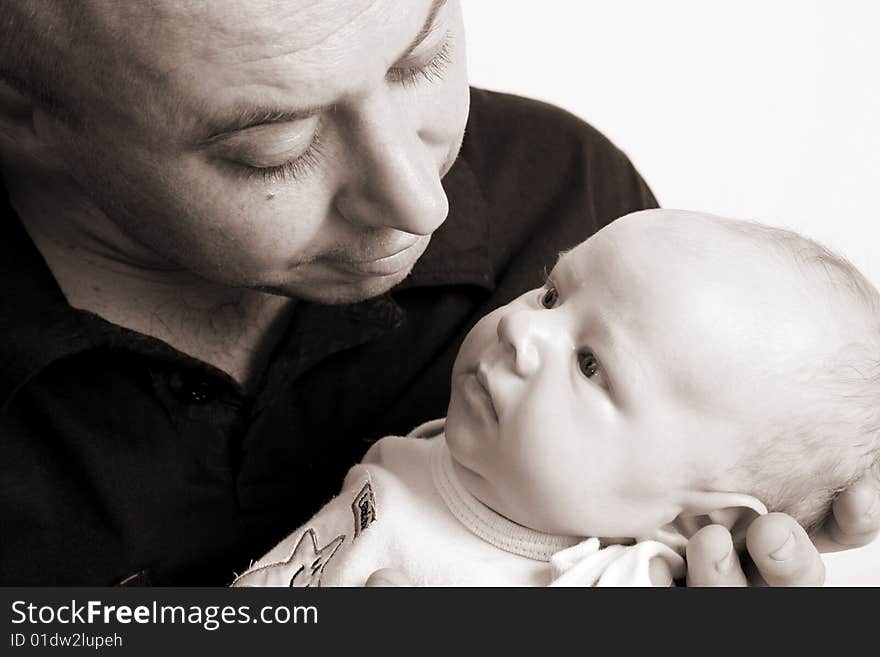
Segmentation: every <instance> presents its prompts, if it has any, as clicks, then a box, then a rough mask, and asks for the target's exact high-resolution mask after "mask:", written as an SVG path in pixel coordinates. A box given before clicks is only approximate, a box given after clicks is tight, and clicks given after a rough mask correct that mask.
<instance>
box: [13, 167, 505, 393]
mask: <svg viewBox="0 0 880 657" xmlns="http://www.w3.org/2000/svg"><path fill="white" fill-rule="evenodd" d="M443 185H444V188H445V190H446V193H447V197H448V199H449V215H448V217H447V219H446V221H445V222H444V223H443V225H442V226H441V227H440V228H439V229H438V230H436V231H435V232H434V234H433V236H432V238H431V243H430V245H429V246H428V249H427V250H426V251H425V253H424V254H423V255H422V257H421V258H420V259H419V261H418V262H417V263H416V265H415V267H414V268H413V271H412V273H411V274H410V275H409V276H408V277H407V279H406V280H405V281H404V282H403V283H401V284H400V285H398V286H397V287H396V288H395V291H396V290H411V289H417V288H423V287H435V286H442V285H475V286H479V287H482V288H484V289H487V290H489V291H491V290H493V289H494V273H493V270H492V265H491V260H490V252H489V225H490V220H489V215H488V205H487V203H486V201H485V199H484V197H483V194H482V192H481V191H480V188H479V184H478V182H477V179H476V176H475V175H474V173H473V171H472V170H471V168H470V166H469V165H468V163H467V161H466V160H465V159H464V158H462V157H460V158H459V159H458V160H457V161H456V163H455V164H454V165H453V167H452V168H451V169H450V171H449V173H448V174H447V175H446V177H445V178H444V179H443ZM389 304H390V306H391V308H390V310H389ZM304 305H305V304H304ZM361 309H364V312H367V313H372V315H376V314H377V312H378V311H381V312H379V313H378V315H377V316H380V317H384V318H386V319H387V321H383V322H380V323H381V324H383V327H376V328H377V329H384V328H393V326H394V325H396V324H398V323H399V321H400V314H401V313H402V311H401V310H400V309H399V307H397V304H396V303H395V302H394V301H393V299H391V298H390V295H384V296H383V297H380V298H379V299H376V300H368V301H367V302H363V303H362V304H353V305H352V306H329V307H320V308H315V311H316V312H315V313H313V315H314V316H315V317H318V318H320V322H319V323H320V324H322V325H324V326H328V325H334V324H336V323H337V322H336V321H335V316H336V315H339V316H340V317H343V318H348V319H349V320H351V317H350V316H351V315H352V313H354V314H358V313H359V312H360V310H361ZM330 315H333V316H334V317H330ZM372 315H371V316H372ZM374 319H375V318H374ZM351 321H355V324H357V321H356V319H355V320H351ZM351 321H349V322H348V323H351ZM373 323H376V322H373ZM386 325H387V326H386ZM381 332H384V331H383V330H376V331H375V334H376V335H378V334H380V333H381ZM371 335H372V334H371ZM369 337H370V336H367V338H368V339H369ZM361 338H363V336H361ZM128 342H131V343H132V344H128ZM135 342H136V334H134V333H133V332H131V331H127V330H125V329H122V328H120V327H115V326H114V325H112V324H110V323H108V322H105V321H104V320H102V319H101V318H100V317H98V316H96V315H93V314H92V313H89V312H86V311H82V310H78V309H75V308H72V307H71V306H70V305H69V304H68V303H67V300H66V298H65V297H64V294H63V292H62V291H61V289H60V287H59V286H58V284H57V282H56V281H55V279H54V277H53V276H52V273H51V271H50V270H49V267H48V265H47V264H46V262H45V260H44V259H43V257H42V255H41V254H40V252H39V251H38V250H37V248H36V246H35V245H34V243H33V242H32V241H31V239H30V237H29V236H28V235H27V233H26V231H25V230H24V228H23V227H22V225H21V223H20V221H19V220H18V216H17V214H16V212H15V210H14V208H13V207H12V205H11V203H10V201H9V199H8V196H7V193H6V188H5V185H3V181H2V178H0V410H2V409H3V408H4V407H5V405H6V404H7V402H8V401H9V399H10V398H11V396H12V395H13V394H14V393H15V392H16V390H18V389H19V388H20V387H21V386H22V385H24V384H25V383H26V382H27V381H28V380H30V379H31V378H32V377H33V376H34V375H35V374H37V373H38V372H39V371H40V370H42V369H43V368H45V367H47V366H48V365H49V364H51V363H52V362H54V361H56V360H58V359H60V358H63V357H66V356H72V355H74V354H77V353H81V352H83V351H86V350H88V349H92V348H96V347H99V346H104V345H109V344H114V345H117V346H126V345H127V346H129V347H130V348H132V347H134V346H135V344H134V343H135ZM343 342H345V341H343ZM323 351H324V350H322V349H316V350H315V351H314V353H321V352H323Z"/></svg>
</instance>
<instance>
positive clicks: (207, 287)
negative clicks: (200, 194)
mask: <svg viewBox="0 0 880 657" xmlns="http://www.w3.org/2000/svg"><path fill="white" fill-rule="evenodd" d="M7 188H8V191H9V195H10V200H11V202H12V205H13V207H14V208H15V209H16V212H17V213H18V214H19V216H20V218H21V221H22V223H23V225H24V227H25V229H26V230H27V232H28V234H29V235H30V237H31V239H32V240H33V241H34V243H35V245H36V247H37V249H38V250H39V251H40V253H41V254H42V255H43V257H44V258H45V260H46V262H47V264H48V266H49V268H50V270H51V271H52V274H53V275H54V277H55V279H56V281H57V282H58V285H59V287H60V288H61V290H62V292H63V293H64V295H65V297H66V298H67V301H68V303H70V305H71V306H73V307H74V308H79V309H81V310H86V311H89V312H92V313H94V314H96V315H98V316H100V317H102V318H103V319H105V320H107V321H109V322H111V323H113V324H117V325H119V326H123V327H125V328H128V329H131V330H133V331H137V332H138V333H142V334H144V335H149V336H151V337H154V338H158V339H159V340H162V341H164V342H166V343H168V344H169V345H171V346H172V347H174V348H175V349H177V350H178V351H181V352H183V353H185V354H187V355H189V356H192V357H194V358H198V359H199V360H202V361H204V362H207V363H209V364H211V365H213V366H215V367H217V368H218V369H220V370H222V371H224V372H226V373H227V374H229V375H230V376H231V377H232V378H233V379H235V380H236V381H237V382H239V383H240V384H241V385H243V386H245V387H246V388H248V387H251V386H252V385H253V384H254V383H255V378H256V377H257V376H258V374H259V372H261V371H262V369H263V367H264V365H265V362H266V360H267V358H268V355H269V353H270V351H271V349H272V348H273V346H274V345H275V343H276V342H277V340H278V339H279V338H280V335H281V333H282V332H283V330H284V327H285V326H286V324H287V320H289V316H290V312H291V311H292V308H293V301H292V300H291V299H287V298H284V297H279V296H275V295H271V294H266V293H264V292H259V291H255V290H249V289H241V288H233V287H228V286H224V285H219V284H216V283H212V282H211V281H208V280H206V279H203V278H201V277H199V276H197V275H195V274H193V273H192V272H190V271H188V270H186V269H182V268H180V267H177V266H174V265H173V264H171V263H168V262H167V261H163V259H161V258H160V257H158V256H157V255H156V254H155V253H153V252H151V251H150V250H149V249H148V248H147V247H145V246H144V245H142V244H140V243H138V242H136V241H135V240H133V239H132V238H130V237H129V236H127V235H126V234H125V233H123V232H122V231H121V230H120V229H119V227H118V226H116V225H115V224H114V223H113V222H112V221H111V220H110V219H109V218H108V217H107V216H106V215H105V214H104V213H103V212H101V211H100V210H98V209H97V208H96V207H95V206H94V205H93V204H91V202H90V201H89V200H88V199H86V198H85V197H84V196H83V195H82V194H81V193H80V192H79V190H78V188H77V187H76V185H75V184H74V183H72V182H70V183H66V182H61V183H59V182H58V181H57V180H54V179H53V180H39V181H38V180H34V179H32V178H31V179H22V178H17V179H16V178H15V177H7Z"/></svg>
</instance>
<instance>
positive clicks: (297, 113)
mask: <svg viewBox="0 0 880 657" xmlns="http://www.w3.org/2000/svg"><path fill="white" fill-rule="evenodd" d="M326 109H327V108H326V107H309V108H305V109H299V110H282V109H278V108H275V107H243V108H241V109H239V110H238V111H235V112H232V115H231V118H226V119H222V120H216V121H212V120H211V119H208V120H207V121H206V123H205V125H204V127H203V129H202V130H201V132H202V133H203V134H207V135H208V136H207V137H204V138H202V139H199V140H198V142H197V144H198V145H200V146H208V145H210V144H212V143H214V142H216V141H220V140H221V139H224V138H226V137H228V136H229V135H231V134H233V133H236V132H240V131H242V130H247V129H248V128H255V127H256V126H259V125H271V124H273V123H288V122H291V121H302V120H304V119H308V118H310V117H312V116H315V115H316V114H320V113H321V112H323V111H325V110H326Z"/></svg>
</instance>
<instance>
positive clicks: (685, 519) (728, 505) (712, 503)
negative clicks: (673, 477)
mask: <svg viewBox="0 0 880 657" xmlns="http://www.w3.org/2000/svg"><path fill="white" fill-rule="evenodd" d="M766 513H767V507H766V506H764V504H763V503H762V502H761V500H759V499H757V498H756V497H753V496H751V495H746V494H745V493H728V492H723V491H694V492H692V493H690V494H689V495H688V497H687V499H686V500H685V503H684V505H683V508H682V511H681V514H680V515H679V517H678V519H677V522H676V524H677V525H679V528H680V529H685V528H686V531H685V533H686V534H687V535H693V534H694V533H696V532H697V530H699V529H700V528H701V527H705V526H706V525H722V526H724V527H726V528H727V529H728V530H729V531H730V533H731V535H732V536H733V539H734V542H735V543H736V542H738V541H740V540H743V539H744V538H745V530H746V528H747V527H748V526H749V524H750V523H751V522H752V520H754V519H755V517H756V516H759V515H764V514H766Z"/></svg>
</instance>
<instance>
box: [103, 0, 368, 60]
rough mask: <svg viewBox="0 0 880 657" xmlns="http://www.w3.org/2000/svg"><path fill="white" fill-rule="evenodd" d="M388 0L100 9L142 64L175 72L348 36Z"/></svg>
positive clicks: (174, 2) (170, 0) (156, 2)
mask: <svg viewBox="0 0 880 657" xmlns="http://www.w3.org/2000/svg"><path fill="white" fill-rule="evenodd" d="M381 5H382V3H381V2H380V1H379V0H360V1H350V0H346V1H343V0H338V1H329V2H328V1H312V2H296V1H290V0H210V1H208V0H201V1H195V0H191V1H189V2H181V1H180V0H153V1H152V2H134V3H116V2H111V3H107V2H106V0H105V1H102V2H98V3H97V5H96V7H93V10H95V23H96V24H97V25H98V27H99V29H100V30H101V31H104V32H106V33H110V34H115V35H118V36H119V37H120V38H122V39H124V40H125V41H126V48H125V50H127V51H128V53H130V55H131V56H133V57H135V58H137V59H138V60H139V62H140V63H141V64H142V65H146V66H152V67H156V68H158V69H160V70H162V71H165V72H170V71H173V70H175V69H176V68H178V67H179V66H180V64H181V62H187V61H192V60H193V59H194V58H195V59H204V60H208V61H213V62H219V63H223V62H225V63H229V64H236V63H246V62H253V61H259V60H263V59H271V58H275V57H283V56H288V55H294V54H297V53H302V52H306V51H308V50H310V49H313V48H316V47H318V46H320V45H322V44H325V43H326V42H328V41H333V40H337V39H339V40H345V38H346V37H347V36H350V35H351V33H352V32H355V31H357V30H358V29H359V27H360V26H361V24H362V23H363V22H364V20H366V19H368V18H371V17H372V15H373V14H375V13H377V12H378V11H380V10H381V9H382V7H381ZM133 28H135V29H133Z"/></svg>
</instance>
